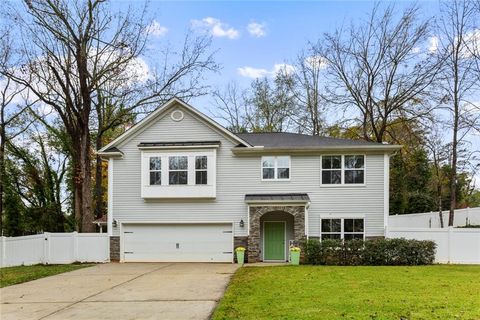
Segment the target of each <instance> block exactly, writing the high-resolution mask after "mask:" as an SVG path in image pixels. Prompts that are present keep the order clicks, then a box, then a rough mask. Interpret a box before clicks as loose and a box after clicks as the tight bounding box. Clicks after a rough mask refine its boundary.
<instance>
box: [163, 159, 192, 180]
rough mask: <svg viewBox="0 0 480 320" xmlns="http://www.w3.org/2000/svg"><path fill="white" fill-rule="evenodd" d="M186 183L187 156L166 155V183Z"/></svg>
mask: <svg viewBox="0 0 480 320" xmlns="http://www.w3.org/2000/svg"><path fill="white" fill-rule="evenodd" d="M187 183H188V157H187V156H172V157H168V184H169V185H175V184H187Z"/></svg>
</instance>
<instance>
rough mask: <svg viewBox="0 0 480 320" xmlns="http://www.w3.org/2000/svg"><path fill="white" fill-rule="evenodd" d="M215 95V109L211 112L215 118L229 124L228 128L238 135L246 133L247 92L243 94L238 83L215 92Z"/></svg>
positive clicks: (229, 84) (232, 83)
mask: <svg viewBox="0 0 480 320" xmlns="http://www.w3.org/2000/svg"><path fill="white" fill-rule="evenodd" d="M212 95H213V100H214V101H213V106H214V109H213V110H210V113H211V114H212V116H213V117H215V118H217V119H219V120H220V121H222V122H224V123H226V124H227V128H228V129H229V130H230V131H232V132H236V133H240V132H246V131H247V130H248V124H247V121H246V118H247V113H248V107H247V104H246V101H245V92H242V91H241V90H240V89H239V88H238V86H237V84H236V83H234V82H231V83H228V84H227V86H226V88H225V89H224V90H223V91H222V90H219V89H217V90H215V91H213V93H212Z"/></svg>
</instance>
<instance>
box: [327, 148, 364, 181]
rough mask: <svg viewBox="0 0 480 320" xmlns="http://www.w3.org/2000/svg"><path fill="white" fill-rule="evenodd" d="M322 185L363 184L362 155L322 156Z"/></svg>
mask: <svg viewBox="0 0 480 320" xmlns="http://www.w3.org/2000/svg"><path fill="white" fill-rule="evenodd" d="M321 166H322V174H321V179H322V185H355V184H357V185H358V184H365V156H364V155H327V156H322V161H321Z"/></svg>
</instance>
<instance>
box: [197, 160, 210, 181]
mask: <svg viewBox="0 0 480 320" xmlns="http://www.w3.org/2000/svg"><path fill="white" fill-rule="evenodd" d="M207 161H208V160H207V156H197V157H195V184H207V181H208V180H207V179H208V171H207V168H208V165H207Z"/></svg>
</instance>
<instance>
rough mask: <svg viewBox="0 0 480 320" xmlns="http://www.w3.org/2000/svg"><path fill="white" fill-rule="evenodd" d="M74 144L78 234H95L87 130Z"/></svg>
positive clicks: (88, 134)
mask: <svg viewBox="0 0 480 320" xmlns="http://www.w3.org/2000/svg"><path fill="white" fill-rule="evenodd" d="M73 143H74V153H73V166H74V168H75V176H74V185H75V188H74V203H75V204H74V209H75V220H76V224H77V231H78V232H95V225H94V224H93V223H92V222H93V220H94V219H93V211H92V191H91V185H92V179H91V174H92V167H91V163H90V133H89V131H88V128H85V129H84V130H82V132H79V134H78V135H77V140H75V141H73Z"/></svg>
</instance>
